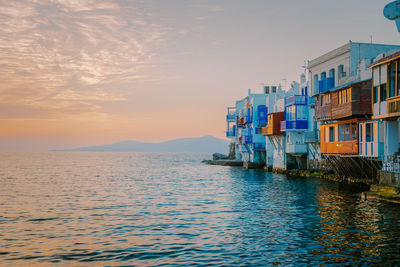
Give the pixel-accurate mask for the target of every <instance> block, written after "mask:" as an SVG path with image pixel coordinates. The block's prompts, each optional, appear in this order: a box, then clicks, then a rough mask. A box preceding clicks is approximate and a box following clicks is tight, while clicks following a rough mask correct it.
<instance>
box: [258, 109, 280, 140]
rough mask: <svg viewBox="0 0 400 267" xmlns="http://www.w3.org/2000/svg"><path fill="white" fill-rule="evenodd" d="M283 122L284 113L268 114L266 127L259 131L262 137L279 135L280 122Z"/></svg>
mask: <svg viewBox="0 0 400 267" xmlns="http://www.w3.org/2000/svg"><path fill="white" fill-rule="evenodd" d="M283 120H284V112H276V113H271V114H268V126H267V127H263V128H262V129H261V133H262V135H280V134H284V132H282V131H281V122H282V121H283Z"/></svg>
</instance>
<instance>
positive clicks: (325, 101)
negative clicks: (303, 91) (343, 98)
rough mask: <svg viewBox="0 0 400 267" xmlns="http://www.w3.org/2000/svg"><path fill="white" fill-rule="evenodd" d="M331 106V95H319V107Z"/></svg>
mask: <svg viewBox="0 0 400 267" xmlns="http://www.w3.org/2000/svg"><path fill="white" fill-rule="evenodd" d="M330 104H331V95H330V94H326V95H321V106H329V105H330Z"/></svg>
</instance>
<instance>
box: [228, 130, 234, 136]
mask: <svg viewBox="0 0 400 267" xmlns="http://www.w3.org/2000/svg"><path fill="white" fill-rule="evenodd" d="M235 134H236V132H235V131H234V130H230V131H226V137H235V136H236V135H235Z"/></svg>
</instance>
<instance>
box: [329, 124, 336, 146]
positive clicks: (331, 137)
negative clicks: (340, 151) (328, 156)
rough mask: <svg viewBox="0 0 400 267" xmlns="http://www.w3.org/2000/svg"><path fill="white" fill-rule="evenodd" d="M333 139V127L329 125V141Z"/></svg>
mask: <svg viewBox="0 0 400 267" xmlns="http://www.w3.org/2000/svg"><path fill="white" fill-rule="evenodd" d="M334 141H335V127H333V126H331V127H329V142H334Z"/></svg>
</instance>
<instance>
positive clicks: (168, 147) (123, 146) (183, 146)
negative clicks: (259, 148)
mask: <svg viewBox="0 0 400 267" xmlns="http://www.w3.org/2000/svg"><path fill="white" fill-rule="evenodd" d="M228 146H229V141H227V140H224V139H219V138H216V137H214V136H203V137H198V138H182V139H174V140H170V141H166V142H161V143H146V142H138V141H132V140H127V141H121V142H117V143H114V144H108V145H99V146H88V147H80V148H74V149H63V150H58V151H104V152H210V153H211V152H219V153H228V150H229V147H228Z"/></svg>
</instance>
